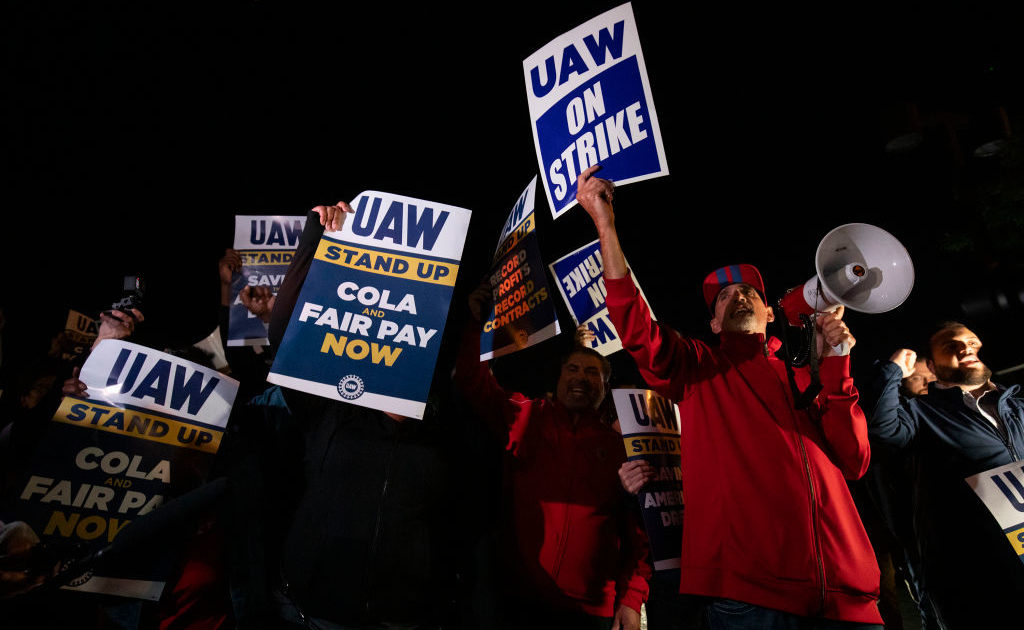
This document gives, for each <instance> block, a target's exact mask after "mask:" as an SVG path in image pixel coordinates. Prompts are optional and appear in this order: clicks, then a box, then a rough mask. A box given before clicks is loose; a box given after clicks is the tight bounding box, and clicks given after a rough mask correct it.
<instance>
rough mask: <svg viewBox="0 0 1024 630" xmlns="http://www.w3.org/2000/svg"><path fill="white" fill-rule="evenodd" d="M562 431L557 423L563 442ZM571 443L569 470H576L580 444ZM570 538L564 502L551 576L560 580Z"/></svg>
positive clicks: (567, 508)
mask: <svg viewBox="0 0 1024 630" xmlns="http://www.w3.org/2000/svg"><path fill="white" fill-rule="evenodd" d="M560 431H561V429H559V428H558V425H557V423H556V425H555V435H557V436H558V440H559V442H560V443H561V442H562V438H563V436H562V435H561V434H560V433H559V432H560ZM575 437H576V436H575V435H573V438H575ZM571 443H572V445H573V448H572V461H571V462H570V467H569V470H575V469H576V450H577V448H578V446H579V445H578V444H577V443H576V440H575V439H573V440H571ZM568 478H569V480H570V482H571V481H573V479H574V476H573V475H568ZM566 496H572V493H571V492H569V493H566ZM568 539H569V507H568V505H567V504H563V512H562V531H561V532H559V534H558V553H557V554H555V562H554V565H553V566H552V567H551V577H553V578H554V579H555V580H556V581H557V580H558V574H559V573H560V572H561V570H562V560H563V559H564V558H565V543H566V541H567V540H568Z"/></svg>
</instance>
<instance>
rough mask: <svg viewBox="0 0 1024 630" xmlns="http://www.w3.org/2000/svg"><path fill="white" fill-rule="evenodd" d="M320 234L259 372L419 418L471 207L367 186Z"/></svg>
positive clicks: (317, 391)
mask: <svg viewBox="0 0 1024 630" xmlns="http://www.w3.org/2000/svg"><path fill="white" fill-rule="evenodd" d="M352 207H353V208H354V209H355V214H353V215H351V216H348V217H347V218H346V220H345V224H344V226H343V227H342V229H341V230H339V231H337V232H329V233H326V234H324V236H323V238H322V239H321V240H320V243H319V244H318V245H317V249H316V254H315V257H314V259H313V261H312V264H311V265H310V268H309V274H308V275H307V276H306V281H305V282H304V283H303V285H302V291H301V292H300V293H299V298H298V301H297V302H296V304H295V309H294V310H293V311H292V314H291V317H290V318H289V320H288V328H287V330H286V331H285V334H284V339H283V340H282V342H281V347H280V349H279V350H278V351H277V356H276V357H275V358H274V365H273V366H272V367H271V369H270V375H269V376H268V377H267V380H268V381H270V382H271V383H275V384H277V385H282V386H284V387H290V388H292V389H297V390H300V391H304V392H307V393H310V394H315V395H317V396H322V397H324V398H330V399H333V400H339V401H342V402H349V403H352V404H354V405H360V406H362V407H370V408H373V409H379V410H381V411H387V412H391V413H396V414H399V415H402V416H407V417H411V418H422V417H423V412H424V410H425V408H426V401H427V394H428V393H429V390H430V382H431V380H432V378H433V374H434V364H435V363H436V362H437V353H438V349H439V347H440V345H441V335H442V333H443V331H444V323H445V319H446V318H447V317H448V303H449V302H450V301H451V297H452V290H453V289H454V287H455V277H456V275H458V271H459V261H460V260H461V258H462V247H463V244H464V242H465V240H466V230H467V229H468V228H469V217H470V211H469V210H466V209H464V208H457V207H455V206H448V205H444V204H440V203H436V202H433V201H424V200H422V199H413V198H411V197H400V196H397V195H391V194H388V193H382V192H376V191H366V192H363V193H362V194H360V195H359V196H358V197H357V198H356V200H355V201H353V202H352Z"/></svg>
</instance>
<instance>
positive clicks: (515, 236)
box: [494, 214, 533, 260]
mask: <svg viewBox="0 0 1024 630" xmlns="http://www.w3.org/2000/svg"><path fill="white" fill-rule="evenodd" d="M530 232H533V215H532V214H531V215H530V216H528V217H526V220H525V221H523V225H520V226H519V227H517V228H516V229H515V230H513V231H512V233H511V234H509V235H508V236H507V237H506V238H505V242H504V243H502V247H501V248H500V249H498V251H497V252H495V253H494V258H495V260H497V259H498V258H501V257H502V256H504V255H505V254H507V253H508V252H509V251H511V249H512V248H513V247H515V246H516V245H517V244H519V241H521V240H523V239H524V238H526V236H527V235H528V234H529V233H530Z"/></svg>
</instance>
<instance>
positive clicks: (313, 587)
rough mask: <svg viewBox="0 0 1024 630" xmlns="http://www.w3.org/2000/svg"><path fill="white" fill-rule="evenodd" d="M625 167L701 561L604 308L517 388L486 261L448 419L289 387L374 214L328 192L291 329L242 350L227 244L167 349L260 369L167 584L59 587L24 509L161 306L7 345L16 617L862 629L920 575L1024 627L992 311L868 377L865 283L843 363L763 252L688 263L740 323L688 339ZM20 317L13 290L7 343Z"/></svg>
mask: <svg viewBox="0 0 1024 630" xmlns="http://www.w3.org/2000/svg"><path fill="white" fill-rule="evenodd" d="M595 173H596V169H594V168H591V169H588V170H587V171H585V172H584V173H583V174H581V175H580V178H579V182H578V184H579V185H578V189H579V192H578V195H577V198H578V200H579V202H580V204H581V206H582V207H583V209H584V210H585V211H586V212H587V213H588V215H589V216H590V217H591V218H592V220H593V222H594V226H595V228H596V229H597V233H598V236H599V238H600V243H601V249H602V257H603V260H604V264H605V270H604V275H605V282H606V286H607V304H608V307H609V312H610V316H611V318H612V321H613V323H614V324H615V327H616V330H617V331H618V332H619V335H620V337H621V338H622V341H623V346H624V348H625V350H626V352H627V353H628V355H629V356H630V357H631V358H632V360H633V361H635V364H636V368H637V370H638V373H639V374H640V375H641V376H642V378H643V379H644V381H645V382H646V385H647V386H648V387H650V388H651V389H654V390H656V391H658V392H659V393H661V394H662V395H664V396H666V397H668V398H670V399H671V400H672V401H674V402H675V403H676V404H677V406H678V409H679V413H680V418H681V438H680V447H681V448H680V452H681V461H682V474H683V492H684V497H685V516H684V523H683V540H682V556H681V560H680V567H679V569H678V570H673V571H667V572H661V571H658V572H656V571H653V569H652V566H651V561H650V553H649V543H648V539H647V536H646V535H645V533H644V531H643V527H642V525H641V520H640V518H639V508H640V506H639V504H638V502H637V499H636V497H635V496H634V495H635V494H636V493H637V492H639V491H640V490H641V489H642V488H643V486H644V484H645V483H647V482H648V481H649V480H650V479H651V478H652V476H653V474H654V471H653V469H652V468H651V467H650V466H647V465H645V464H644V463H642V462H639V461H631V462H626V461H625V460H626V453H625V452H624V449H623V448H622V439H621V435H620V434H619V433H618V432H617V428H616V427H617V423H616V422H615V418H614V412H613V411H612V408H611V405H609V404H608V398H609V388H610V387H611V386H613V385H615V384H616V383H617V381H616V375H614V374H612V373H611V364H610V363H609V362H608V360H607V359H606V358H605V357H603V356H601V355H600V354H598V353H596V352H594V351H593V350H590V349H589V348H587V347H585V345H583V344H582V343H580V342H581V341H584V340H585V336H582V337H581V336H580V335H583V334H584V333H579V332H577V336H576V337H575V338H574V337H573V335H572V334H569V335H565V337H566V338H567V339H566V340H564V341H563V342H562V343H561V348H562V349H563V350H564V352H563V353H562V356H561V357H560V360H559V361H557V362H555V361H552V364H551V365H550V366H541V367H542V368H543V369H550V370H551V372H552V373H553V374H556V375H557V376H556V377H555V378H553V379H552V380H551V382H550V387H549V391H548V393H547V395H543V394H542V393H538V394H539V395H532V396H531V395H525V394H523V393H519V392H516V391H512V389H511V388H507V387H503V384H502V383H501V382H499V380H500V379H498V378H496V377H495V374H494V373H493V372H492V370H491V369H490V366H489V364H488V363H487V362H481V361H480V360H479V340H480V337H479V335H480V322H481V318H482V315H483V314H486V311H487V309H488V306H489V305H488V299H489V295H490V290H489V286H488V285H487V284H486V283H483V284H481V286H480V287H479V288H478V289H477V290H475V291H472V292H471V293H470V298H469V301H468V304H453V305H452V306H451V308H452V309H453V310H461V311H463V312H462V313H461V314H460V316H459V317H455V318H453V319H454V321H456V322H462V323H461V324H457V325H458V326H459V327H460V328H461V330H456V331H448V334H449V335H454V336H455V337H457V338H458V339H459V343H458V352H457V358H456V359H455V361H454V366H453V365H451V364H447V365H446V364H445V363H444V362H443V361H442V362H441V363H440V364H439V365H438V366H437V367H436V369H435V375H434V380H433V385H432V388H431V393H430V400H429V403H428V405H427V412H426V414H425V416H424V418H423V419H422V420H415V419H409V418H405V417H402V416H398V415H396V414H393V413H388V412H383V411H378V410H375V409H370V408H367V407H362V406H355V405H350V404H346V403H342V402H337V401H333V400H328V399H326V398H322V397H318V396H314V395H311V394H307V393H303V392H299V391H295V390H292V389H288V388H285V387H280V386H269V385H268V384H267V382H266V376H267V373H268V371H269V369H270V365H271V362H272V360H273V357H274V353H275V351H276V350H277V348H279V347H280V345H281V343H282V340H283V338H284V330H285V327H286V325H287V322H288V321H289V318H290V316H291V312H292V309H293V308H294V307H295V304H296V301H297V299H298V293H299V289H300V288H301V286H302V283H303V281H304V279H305V277H306V274H307V272H308V271H309V268H310V264H311V261H312V260H313V256H314V254H315V250H316V245H317V243H318V241H319V239H320V237H321V235H322V234H323V232H324V231H325V230H327V231H333V230H337V229H340V227H341V226H342V224H343V222H344V220H345V217H346V214H348V213H349V212H351V208H349V207H348V205H347V204H345V203H338V204H336V205H333V206H318V207H316V208H314V209H313V210H312V211H311V212H310V213H309V215H308V218H307V221H306V224H305V229H304V231H303V233H302V235H301V238H300V241H299V245H298V248H297V250H296V252H295V254H294V257H293V260H292V263H291V265H290V267H289V269H288V272H287V274H286V276H285V278H284V281H283V284H282V285H281V286H280V288H279V290H278V292H277V294H276V296H275V295H274V294H272V293H271V291H270V290H269V289H268V288H265V287H263V288H260V287H254V288H250V287H246V288H245V289H244V290H243V291H242V292H241V293H240V294H239V296H238V299H239V300H241V301H242V303H243V304H245V306H246V308H247V309H248V310H249V311H250V312H251V313H252V314H253V315H255V316H256V317H259V318H260V319H261V320H263V321H264V322H265V323H266V325H267V328H268V339H269V345H268V346H266V347H256V348H254V347H252V346H243V347H226V338H225V335H226V331H227V328H228V322H227V317H228V315H227V314H228V308H229V306H230V304H231V302H232V300H234V299H235V296H234V295H232V292H231V288H230V287H231V284H232V281H233V279H234V278H235V276H236V275H237V274H238V273H239V272H240V271H241V267H242V262H241V258H240V257H239V255H238V253H237V252H235V251H233V250H227V251H226V252H225V253H224V256H223V257H222V258H221V259H220V261H219V263H218V271H219V277H220V281H221V289H222V290H221V304H220V309H221V313H222V316H221V325H220V327H219V331H220V333H221V338H220V339H219V340H217V339H216V338H215V339H214V343H213V344H210V343H209V342H207V343H204V344H198V345H197V346H190V347H188V348H172V349H167V348H158V349H160V350H164V351H169V352H171V353H173V354H176V355H178V356H181V357H183V358H187V359H189V360H192V361H196V362H200V363H206V364H208V365H210V366H212V367H214V368H216V369H219V370H221V371H223V372H226V373H229V374H231V375H232V376H233V377H234V378H236V379H237V380H238V381H239V382H240V389H239V394H238V397H237V399H236V402H235V405H234V409H233V410H232V414H231V420H230V423H229V427H228V432H227V436H226V438H225V441H224V443H223V444H222V445H221V448H220V451H219V453H218V456H217V461H216V464H215V466H214V470H213V472H212V473H211V475H210V480H209V483H207V484H206V485H205V486H203V487H202V488H200V490H202V491H204V493H200V494H195V495H194V496H191V497H182V500H181V501H172V502H170V503H168V504H167V505H165V506H164V507H161V508H160V510H158V511H164V512H166V513H168V514H173V516H174V518H173V519H172V518H170V517H167V519H165V520H166V522H165V523H163V524H161V526H160V527H161V528H162V529H161V530H160V531H161V535H160V536H159V537H157V536H155V535H153V536H151V537H150V538H152V540H148V541H147V540H146V536H143V535H138V536H136V538H140V539H141V542H139V541H136V544H135V546H134V547H133V548H132V551H131V553H133V554H140V555H143V554H146V553H150V552H155V551H157V550H159V551H161V552H164V551H166V550H167V549H168V548H170V549H172V550H173V552H174V555H175V557H176V562H175V565H174V567H173V570H172V571H171V573H170V575H169V578H168V581H167V584H166V587H165V588H164V590H163V594H162V596H161V598H160V600H159V601H157V602H148V601H147V602H142V601H140V600H134V599H129V598H122V597H117V596H111V595H104V596H101V595H95V594H90V593H80V592H72V591H66V590H59V589H58V588H57V587H59V586H60V581H59V580H58V579H57V578H58V576H63V575H64V573H65V571H64V570H63V569H64V568H65V567H63V566H62V564H61V562H62V560H65V558H63V557H61V556H60V547H59V546H56V545H54V546H50V545H47V544H46V543H44V542H43V541H41V540H40V538H39V534H38V532H35V531H33V529H32V528H31V527H30V526H28V525H27V524H26V523H24V522H22V521H21V520H20V519H19V518H18V513H17V501H16V499H17V496H16V492H15V488H16V480H17V479H18V478H19V476H20V475H22V474H24V472H25V470H26V469H27V467H29V466H30V465H31V462H32V456H33V453H35V452H36V451H37V450H38V449H45V448H46V434H47V427H48V423H49V421H50V419H51V418H52V417H53V415H54V413H55V410H56V409H57V407H58V405H59V403H60V400H61V398H62V397H63V396H79V397H85V396H87V395H88V391H87V388H86V386H85V384H84V383H82V381H81V380H79V378H78V377H79V370H80V368H81V366H82V364H83V362H84V361H85V359H86V358H87V356H88V355H89V352H90V351H91V350H92V348H95V347H96V346H98V345H99V344H101V343H102V342H103V341H104V340H109V339H125V340H133V339H134V333H135V329H136V326H139V325H142V324H143V322H145V312H144V307H143V308H141V309H139V308H126V309H123V310H122V309H112V310H109V311H106V312H104V313H102V314H100V315H99V316H98V326H97V329H96V331H95V336H94V337H93V338H91V339H90V340H89V343H87V344H81V343H80V344H79V345H81V346H82V347H81V348H80V349H79V350H80V351H74V350H69V345H73V344H69V342H68V339H67V338H66V335H65V334H63V333H62V334H61V335H58V336H57V337H56V338H55V340H54V343H53V345H52V348H51V352H50V353H49V354H48V355H47V356H46V357H40V358H39V359H38V360H37V361H33V362H24V363H22V364H18V365H10V364H9V362H3V359H4V358H5V357H2V355H0V369H2V373H0V374H2V378H3V383H2V387H3V391H2V395H0V474H2V477H0V482H2V488H0V490H2V491H3V493H2V497H3V501H2V503H0V521H2V524H0V627H11V628H22V627H23V628H70V627H79V628H104V629H105V628H118V629H120V628H161V629H165V628H166V629H170V628H233V627H238V628H322V629H325V630H326V629H331V628H389V629H413V628H422V629H431V628H436V629H441V628H444V629H464V628H465V629H469V628H484V629H490V628H494V629H497V630H502V629H506V628H508V629H524V628H570V629H571V628H603V629H605V630H607V629H609V628H611V629H614V630H633V629H636V628H639V627H640V626H641V613H642V611H644V610H645V611H646V623H647V627H648V628H650V629H651V630H662V629H663V628H687V629H695V628H711V629H718V628H794V629H795V628H821V629H837V630H838V629H848V630H862V629H873V628H878V627H881V626H882V624H883V623H884V625H885V626H887V627H895V628H901V627H903V617H902V613H901V611H900V608H899V605H898V599H899V595H898V593H897V592H896V591H897V589H899V588H901V586H900V583H905V584H906V585H907V587H908V588H909V589H910V592H911V593H912V595H913V598H914V601H915V603H916V604H917V606H918V609H919V613H920V617H921V620H920V623H921V625H922V626H923V627H925V628H928V629H929V630H930V629H935V628H938V629H950V630H952V629H959V628H1013V627H1019V622H1017V621H1016V619H1015V614H1016V613H1015V610H1016V601H1015V595H1016V596H1018V597H1019V595H1020V594H1021V593H1024V565H1022V563H1021V562H1020V560H1019V559H1018V558H1017V557H1016V556H1015V554H1014V553H1013V548H1012V547H1011V546H1010V545H1008V544H1006V542H1005V535H1003V533H1002V531H1001V530H1000V528H999V526H998V524H997V523H996V521H995V520H994V519H993V518H992V517H991V515H989V514H988V513H987V511H986V508H985V507H984V505H983V504H982V503H981V502H980V500H979V499H978V497H977V496H976V495H975V494H974V493H973V491H972V490H971V489H970V488H969V487H968V486H967V484H966V483H965V482H964V479H965V478H966V477H968V476H971V475H974V474H977V473H981V472H984V471H987V470H991V469H993V468H997V467H999V466H1002V465H1005V464H1010V463H1012V462H1015V461H1020V460H1021V453H1020V451H1021V449H1024V401H1022V399H1021V398H1020V397H1018V395H1017V393H1018V392H1017V388H1016V387H1015V386H1014V387H1010V388H1005V387H1002V386H1000V385H998V384H996V383H993V382H992V381H991V371H990V370H989V369H988V368H987V367H986V366H985V364H984V363H983V361H982V360H981V359H980V358H979V350H980V348H981V340H980V339H978V337H977V335H975V334H974V333H973V332H972V331H971V330H970V328H969V327H968V326H966V325H964V324H962V323H958V322H944V323H942V324H941V325H938V326H936V327H935V328H934V329H933V330H931V331H929V335H928V336H927V340H926V341H925V342H924V343H923V344H921V346H920V347H919V348H917V352H915V351H912V350H909V349H905V348H902V349H901V348H894V353H893V354H892V356H891V357H889V358H888V359H885V360H881V361H878V362H877V364H876V366H875V367H876V370H875V374H876V378H875V379H874V380H873V381H870V382H866V383H863V384H860V385H861V387H860V388H859V389H858V387H857V385H855V384H854V381H853V378H852V377H851V372H850V354H851V349H852V348H853V347H854V346H855V345H856V338H855V337H854V335H853V333H852V332H851V331H850V329H849V328H848V326H847V325H846V323H845V322H844V321H843V309H842V307H839V308H838V309H837V310H835V311H833V312H829V313H824V314H820V315H819V316H818V317H817V318H816V320H815V323H814V326H815V328H816V338H817V347H816V352H815V354H816V356H817V360H816V362H815V369H814V370H813V371H812V370H811V369H807V368H796V369H793V368H791V367H790V366H787V364H786V361H785V357H777V356H776V354H777V352H779V348H780V343H779V340H778V339H776V338H775V337H774V336H772V334H771V329H770V328H769V324H771V323H772V322H773V320H774V319H775V313H774V312H773V309H772V307H771V305H770V304H769V301H768V299H767V296H766V292H765V288H764V281H763V279H762V277H761V275H760V272H759V271H758V269H757V268H756V267H754V266H753V265H749V264H738V265H733V266H730V267H725V268H722V269H718V270H715V271H712V272H711V273H710V274H709V275H708V277H707V278H706V279H705V281H704V283H703V286H702V287H700V288H698V287H680V290H682V291H694V292H696V291H698V290H702V291H703V295H704V298H705V302H706V304H707V307H708V312H707V315H708V318H709V320H710V327H711V331H712V332H713V333H714V334H715V335H716V336H717V337H718V339H719V342H718V344H717V345H709V344H706V343H704V342H702V341H700V340H698V339H696V338H691V337H686V336H683V335H680V334H678V333H676V332H674V331H672V330H671V329H669V328H667V327H666V326H664V325H663V324H660V323H657V322H655V321H654V320H653V318H652V317H651V315H650V312H649V310H648V308H647V306H646V302H645V301H644V300H643V299H641V297H640V294H639V292H638V289H637V288H636V286H635V285H634V283H633V281H632V278H631V273H630V270H629V268H628V267H627V266H626V263H625V257H624V256H623V253H622V250H621V247H620V245H619V241H618V237H617V233H616V226H615V212H614V209H613V198H614V185H613V184H611V182H608V181H606V180H603V179H600V178H598V177H597V176H596V174H595ZM212 263H213V261H211V268H212V267H213V264H212ZM10 334H18V332H17V331H10V330H7V329H5V328H4V327H3V319H2V312H0V341H2V339H3V336H5V335H10ZM79 341H80V340H79ZM197 341H199V340H197ZM218 341H219V342H218ZM549 343H552V344H553V345H557V344H554V342H549ZM0 348H2V345H0ZM619 382H621V381H619ZM811 387H814V388H815V389H814V390H811V394H809V395H806V396H801V392H807V391H808V388H811ZM862 478H863V479H862ZM851 487H852V488H853V491H852V492H851ZM168 523H170V524H168ZM154 527H155V526H154ZM126 531H130V530H126ZM168 531H170V532H171V534H167V532H168ZM666 583H667V584H668V585H669V586H668V587H667V588H665V587H664V585H665V584H666Z"/></svg>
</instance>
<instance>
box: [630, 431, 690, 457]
mask: <svg viewBox="0 0 1024 630" xmlns="http://www.w3.org/2000/svg"><path fill="white" fill-rule="evenodd" d="M622 441H623V443H624V444H625V445H626V457H633V456H635V455H675V454H677V453H679V438H678V437H675V436H671V435H666V436H664V437H660V436H648V435H645V436H639V437H628V438H624V439H623V440H622Z"/></svg>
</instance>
